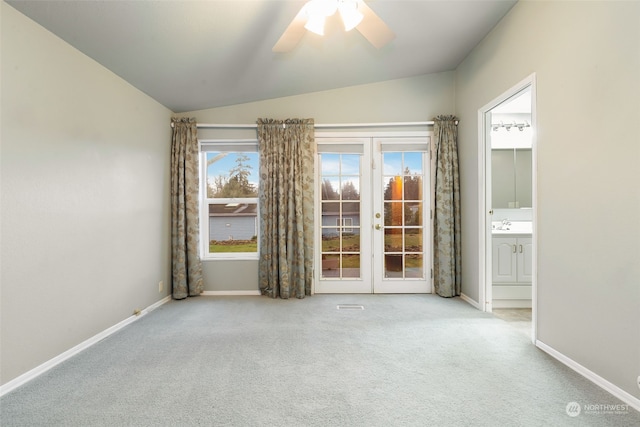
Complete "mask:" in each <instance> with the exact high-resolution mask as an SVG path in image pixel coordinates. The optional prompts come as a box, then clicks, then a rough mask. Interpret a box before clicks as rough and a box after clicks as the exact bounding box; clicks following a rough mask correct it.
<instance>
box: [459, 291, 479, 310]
mask: <svg viewBox="0 0 640 427" xmlns="http://www.w3.org/2000/svg"><path fill="white" fill-rule="evenodd" d="M460 299H461V300H462V301H464V302H466V303H467V304H469V305H472V306H474V307H475V308H476V309H478V310H482V308H480V304H478V302H477V301H474V300H472V299H471V298H469V297H468V296H466V295H465V294H460Z"/></svg>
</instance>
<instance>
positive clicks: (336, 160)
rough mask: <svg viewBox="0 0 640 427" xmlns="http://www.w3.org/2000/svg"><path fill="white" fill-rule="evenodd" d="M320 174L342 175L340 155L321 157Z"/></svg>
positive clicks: (323, 155) (324, 155) (324, 154)
mask: <svg viewBox="0 0 640 427" xmlns="http://www.w3.org/2000/svg"><path fill="white" fill-rule="evenodd" d="M320 173H321V174H322V175H339V174H340V154H326V153H323V154H322V155H321V156H320Z"/></svg>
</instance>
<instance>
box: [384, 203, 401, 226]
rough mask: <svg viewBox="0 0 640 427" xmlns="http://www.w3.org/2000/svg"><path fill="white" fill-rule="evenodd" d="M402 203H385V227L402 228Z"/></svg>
mask: <svg viewBox="0 0 640 427" xmlns="http://www.w3.org/2000/svg"><path fill="white" fill-rule="evenodd" d="M402 205H403V203H402V202H385V204H384V225H386V226H395V227H400V226H401V225H402V215H403V214H402Z"/></svg>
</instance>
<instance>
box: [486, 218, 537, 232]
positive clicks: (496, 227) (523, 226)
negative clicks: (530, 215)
mask: <svg viewBox="0 0 640 427" xmlns="http://www.w3.org/2000/svg"><path fill="white" fill-rule="evenodd" d="M532 233H533V223H532V222H531V221H509V223H508V224H507V225H503V224H502V221H494V222H492V224H491V234H492V235H494V236H531V234H532Z"/></svg>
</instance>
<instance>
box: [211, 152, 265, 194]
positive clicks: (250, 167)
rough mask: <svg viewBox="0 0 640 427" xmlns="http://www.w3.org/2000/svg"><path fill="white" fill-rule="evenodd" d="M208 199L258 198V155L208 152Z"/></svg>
mask: <svg viewBox="0 0 640 427" xmlns="http://www.w3.org/2000/svg"><path fill="white" fill-rule="evenodd" d="M206 160H207V197H208V198H211V199H214V198H238V197H257V196H258V174H259V170H258V153H221V152H207V155H206Z"/></svg>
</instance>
